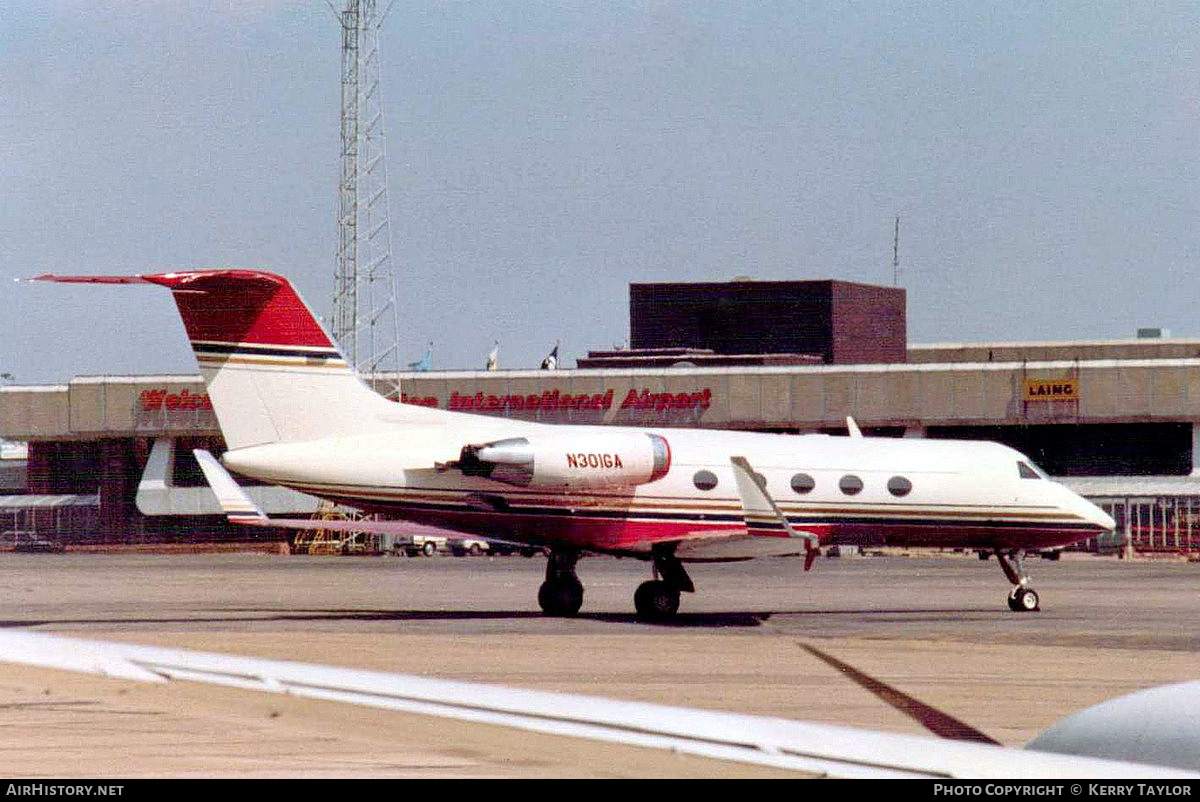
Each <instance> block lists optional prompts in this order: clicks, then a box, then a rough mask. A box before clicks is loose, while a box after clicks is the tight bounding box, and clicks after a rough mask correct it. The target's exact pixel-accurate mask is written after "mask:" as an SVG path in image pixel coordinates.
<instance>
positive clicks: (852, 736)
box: [0, 629, 1198, 779]
mask: <svg viewBox="0 0 1200 802" xmlns="http://www.w3.org/2000/svg"><path fill="white" fill-rule="evenodd" d="M0 660H2V661H4V662H9V663H19V664H23V665H33V666H41V667H45V668H55V669H65V670H68V671H78V672H84V673H88V674H99V675H104V676H110V677H115V678H120V679H126V680H136V681H143V682H160V683H161V682H168V681H172V680H184V681H191V682H203V683H210V684H215V685H225V686H230V687H235V688H242V689H247V690H258V691H264V692H268V693H282V694H289V695H292V696H301V697H308V698H313V699H323V700H329V701H335V702H345V703H348V704H357V705H364V706H367V707H374V708H383V709H386V710H396V711H402V712H407V713H418V714H423V715H430V716H438V717H442V718H451V719H458V720H462V721H468V722H476V723H482V724H494V725H499V726H506V727H514V728H516V729H520V730H527V731H532V732H540V733H547V734H550V735H557V736H564V737H573V738H588V739H592V740H597V741H607V742H615V743H621V744H628V745H632V746H641V747H646V748H652V749H666V750H673V751H677V752H682V753H686V754H691V755H699V756H702V757H709V758H715V759H720V760H733V761H739V762H745V763H753V764H758V765H764V766H773V767H777V768H784V769H793V770H795V771H798V772H808V773H814V774H818V775H823V776H831V777H848V778H884V777H924V778H1004V779H1013V778H1034V777H1037V778H1055V777H1058V778H1066V777H1072V778H1074V777H1079V778H1083V777H1093V778H1114V779H1115V778H1120V777H1128V778H1132V777H1145V778H1151V777H1155V778H1183V777H1193V778H1194V777H1196V776H1198V775H1195V774H1187V773H1185V772H1183V771H1180V770H1178V769H1169V768H1164V767H1161V766H1150V765H1144V764H1134V763H1125V762H1120V761H1113V760H1098V759H1095V758H1081V757H1076V756H1072V755H1057V754H1046V753H1038V752H1028V751H1025V750H1021V749H1012V748H1007V747H1002V746H990V745H987V744H978V743H967V742H964V741H952V740H946V739H938V738H931V737H928V736H920V735H900V734H892V733H882V732H874V731H871V730H862V729H854V728H851V727H838V726H831V725H824V724H808V723H805V722H800V721H791V720H788V719H780V718H767V717H763V716H750V715H742V714H736V713H721V712H716V711H710V710H695V709H690V708H683V707H670V706H666V705H657V704H650V703H646V702H623V701H617V700H613V699H603V698H600V697H594V696H583V695H578V694H566V693H552V692H547V691H535V690H527V689H523V688H511V687H506V686H500V685H487V684H483V683H475V682H456V681H449V680H439V679H431V678H428V677H419V676H412V675H406V674H391V673H384V672H378V671H362V670H356V669H347V668H337V667H334V666H324V665H314V664H309V663H296V662H287V661H281V660H265V659H259V658H250V657H238V656H234V655H226V654H214V653H209V652H194V651H187V650H183V649H164V648H158V647H151V646H136V645H131V644H126V643H110V642H104V641H91V640H82V639H78V638H68V637H59V636H56V635H48V634H45V633H40V632H28V631H21V630H12V629H8V630H2V631H0Z"/></svg>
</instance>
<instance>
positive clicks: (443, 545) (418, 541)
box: [392, 535, 449, 557]
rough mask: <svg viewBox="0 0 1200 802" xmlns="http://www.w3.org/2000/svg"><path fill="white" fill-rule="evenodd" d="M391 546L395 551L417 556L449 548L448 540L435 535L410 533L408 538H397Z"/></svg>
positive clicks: (431, 554) (429, 555)
mask: <svg viewBox="0 0 1200 802" xmlns="http://www.w3.org/2000/svg"><path fill="white" fill-rule="evenodd" d="M392 548H393V550H395V551H397V552H403V553H404V554H407V555H408V556H409V557H417V556H419V555H424V556H426V557H432V556H433V555H435V554H437V553H438V552H439V551H446V550H447V549H448V548H449V540H448V539H447V538H444V537H437V536H435V535H412V536H411V537H408V538H403V537H401V538H397V539H396V543H395V545H394V546H393V547H392Z"/></svg>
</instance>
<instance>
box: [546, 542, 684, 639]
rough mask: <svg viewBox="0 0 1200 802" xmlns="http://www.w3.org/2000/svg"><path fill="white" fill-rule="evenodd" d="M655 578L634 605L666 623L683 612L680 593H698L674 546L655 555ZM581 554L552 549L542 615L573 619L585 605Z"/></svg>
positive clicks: (650, 618)
mask: <svg viewBox="0 0 1200 802" xmlns="http://www.w3.org/2000/svg"><path fill="white" fill-rule="evenodd" d="M652 556H653V559H654V579H652V580H650V581H649V582H643V583H642V584H641V585H639V586H638V589H637V592H636V593H634V594H633V606H634V608H635V609H637V614H638V618H640V619H642V620H643V621H666V620H667V619H670V618H671V617H673V616H674V615H675V613H676V612H678V611H679V594H680V593H694V592H695V590H696V588H695V586H694V585H692V579H691V577H689V576H688V575H687V571H685V570H684V568H683V563H681V562H680V561H679V558H678V557H676V556H675V552H674V549H673V548H671V547H666V548H658V547H656V548H655V549H654V551H653V552H652ZM577 562H579V552H578V551H572V550H552V551H551V552H550V558H549V559H548V560H547V561H546V581H544V582H542V586H541V587H540V588H538V604H539V605H540V606H541V608H542V612H544V613H545V614H546V615H549V616H555V617H558V618H569V617H571V616H573V615H576V614H577V613H578V612H579V608H580V607H582V606H583V583H582V582H580V581H579V577H578V576H576V574H575V564H576V563H577Z"/></svg>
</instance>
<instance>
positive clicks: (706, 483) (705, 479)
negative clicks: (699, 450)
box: [692, 471, 717, 490]
mask: <svg viewBox="0 0 1200 802" xmlns="http://www.w3.org/2000/svg"><path fill="white" fill-rule="evenodd" d="M692 484H694V485H696V488H697V489H698V490H712V489H713V488H714V487H716V486H717V475H716V474H715V473H713V472H712V471H696V475H695V476H693V477H692Z"/></svg>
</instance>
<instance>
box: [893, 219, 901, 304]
mask: <svg viewBox="0 0 1200 802" xmlns="http://www.w3.org/2000/svg"><path fill="white" fill-rule="evenodd" d="M899 283H900V215H896V237H895V239H893V240H892V286H893V287H895V286H897V285H898V284H899Z"/></svg>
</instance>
